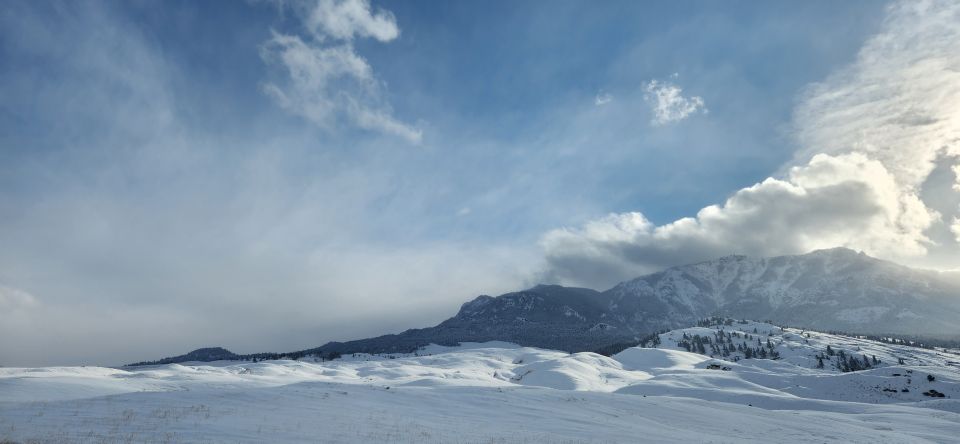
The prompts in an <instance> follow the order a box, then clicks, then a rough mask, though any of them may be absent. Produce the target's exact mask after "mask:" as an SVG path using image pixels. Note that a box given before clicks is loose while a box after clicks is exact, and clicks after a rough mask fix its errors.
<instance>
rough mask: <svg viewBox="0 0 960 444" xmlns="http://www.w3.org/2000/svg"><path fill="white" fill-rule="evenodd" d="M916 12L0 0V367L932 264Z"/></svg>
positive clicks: (941, 256)
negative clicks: (649, 285) (730, 258)
mask: <svg viewBox="0 0 960 444" xmlns="http://www.w3.org/2000/svg"><path fill="white" fill-rule="evenodd" d="M923 5H924V6H923V7H919V6H918V7H917V8H915V9H917V10H916V11H915V10H913V9H911V8H912V7H908V6H904V5H898V4H894V5H892V6H891V5H887V4H884V3H881V2H875V1H851V2H840V3H839V4H838V3H837V2H723V3H720V2H632V1H625V2H601V3H597V2H575V1H557V2H483V3H479V2H466V1H463V2H461V1H447V2H417V1H409V2H408V1H389V2H387V1H384V2H377V1H374V2H373V3H372V4H371V3H367V2H363V1H348V2H340V1H336V2H334V1H326V0H321V1H313V0H310V1H288V2H268V1H263V2H249V3H241V2H191V1H171V2H162V3H161V2H152V1H144V2H80V3H78V2H8V3H5V4H4V5H3V6H2V7H0V60H2V62H0V97H2V98H3V100H2V101H0V245H3V248H2V249H0V250H2V251H0V308H4V309H5V310H0V320H3V321H4V322H2V323H3V324H4V325H5V326H6V327H0V332H4V328H6V332H5V333H6V334H4V335H3V336H4V337H5V338H6V339H0V352H2V353H0V356H7V357H9V358H7V359H9V361H10V362H5V361H3V362H0V364H3V365H14V364H17V365H22V364H50V363H105V364H116V363H120V362H125V361H134V360H140V359H147V358H153V357H158V356H160V355H169V354H174V353H179V352H182V351H187V350H189V349H192V348H196V347H200V346H207V345H223V346H227V347H228V348H230V349H231V350H235V351H238V352H251V351H260V350H267V349H269V350H286V349H296V348H303V347H309V346H315V345H319V344H321V343H323V342H326V341H328V340H342V339H350V338H354V337H359V336H365V335H372V334H379V333H386V332H390V331H393V330H399V329H404V328H410V327H416V326H423V325H425V324H429V323H433V322H437V321H439V320H441V319H443V318H444V317H446V316H448V315H450V314H451V313H452V312H453V311H455V310H456V308H457V306H459V304H460V303H462V302H463V301H465V300H467V299H469V298H471V297H473V296H475V295H477V294H498V293H500V292H505V291H509V290H514V289H517V288H520V287H523V286H528V285H532V284H533V283H536V282H538V281H552V282H560V283H565V284H570V285H587V286H592V287H597V288H603V287H605V286H609V285H610V284H612V283H615V282H617V281H618V280H621V279H625V278H628V277H631V276H635V275H638V274H641V273H644V272H649V271H654V270H657V269H660V268H663V267H666V266H670V265H676V264H680V263H686V262H690V261H695V260H702V259H706V258H710V257H713V256H715V255H722V254H732V253H748V254H761V255H766V254H792V253H802V252H805V251H808V250H809V249H812V248H816V247H823V246H836V245H845V246H850V247H852V248H858V249H863V250H866V251H867V252H868V253H871V254H874V255H877V256H880V257H884V258H888V259H892V260H898V261H901V262H905V263H910V264H913V265H921V266H927V267H933V268H955V267H958V266H960V264H958V263H957V262H956V261H955V260H953V261H951V260H948V259H949V258H951V257H958V256H955V255H954V253H956V252H957V250H956V245H957V241H956V239H955V237H954V236H953V234H952V233H953V232H952V231H951V228H952V226H951V221H952V217H954V215H956V214H957V213H958V211H957V208H958V206H960V198H957V196H956V194H958V193H955V192H952V191H950V190H951V189H952V188H951V187H952V186H953V185H952V184H953V182H954V181H955V175H952V173H951V171H952V169H951V168H952V167H953V165H957V164H958V162H956V159H957V155H958V154H957V151H956V148H950V147H948V146H947V145H949V144H955V142H949V141H950V140H953V139H951V137H952V136H953V135H955V134H956V132H955V127H954V126H952V125H953V122H954V120H953V118H952V117H950V116H952V114H951V113H952V111H951V110H952V108H950V105H949V103H951V102H950V100H949V99H950V98H951V97H952V95H951V94H952V93H953V92H954V91H955V89H956V88H955V85H956V84H957V82H956V79H955V78H953V77H950V75H949V74H946V73H948V72H951V71H950V70H949V69H948V68H949V66H945V65H943V64H937V63H936V62H937V61H943V60H948V59H949V56H950V54H953V53H951V51H953V50H954V49H956V48H957V46H956V42H955V41H954V39H953V37H954V35H955V34H956V32H955V31H956V30H955V29H954V28H953V27H951V23H952V22H953V20H952V18H955V17H956V11H955V10H953V9H951V8H950V7H949V5H943V4H938V3H932V4H929V5H928V4H923ZM914 29H915V30H917V32H916V35H920V36H921V37H924V36H925V34H923V32H927V31H925V30H928V29H929V30H930V31H929V32H931V33H933V32H934V31H939V33H937V34H930V35H933V36H935V37H934V38H932V39H931V38H927V39H926V40H932V41H928V42H923V41H921V40H923V39H919V40H918V39H916V38H912V39H911V37H916V35H914V34H910V33H909V31H911V30H914ZM901 34H906V35H901ZM927 37H929V36H927ZM901 38H902V39H903V42H907V43H904V44H903V45H900V46H895V45H893V46H891V45H887V44H886V43H885V42H889V41H898V39H901ZM918 41H921V42H920V43H918ZM958 41H960V40H958ZM911 45H921V46H922V47H918V48H914V47H911ZM911 54H912V55H914V56H916V55H918V54H919V55H920V56H919V57H920V58H917V57H913V58H911V57H909V56H910V55H911ZM924 57H925V58H924ZM920 59H923V60H930V61H932V62H931V63H930V64H928V65H924V64H922V63H920V62H918V61H917V60H920ZM878 60H886V62H883V63H886V65H884V64H883V63H881V62H878ZM898 63H899V64H898ZM945 63H946V62H945ZM915 66H922V67H924V69H929V70H931V71H930V72H927V73H926V74H924V73H919V74H918V73H914V72H913V71H910V69H909V68H911V67H915ZM898 70H902V73H901V71H898ZM884 73H891V74H890V75H887V74H884ZM900 74H902V77H903V78H898V77H897V75H900ZM921 74H923V75H921ZM909 76H915V77H916V78H923V79H927V80H924V81H925V82H928V83H930V85H932V86H931V88H937V87H940V86H942V85H949V88H946V89H944V88H940V89H939V90H940V91H945V92H944V93H943V94H940V95H939V96H937V98H935V99H934V100H930V99H929V97H925V96H923V94H929V91H930V90H932V89H931V88H921V87H920V86H923V85H920V86H918V87H917V88H915V90H916V91H914V89H909V90H908V89H907V88H900V87H899V86H898V85H901V84H903V83H898V82H909V81H910V80H911V79H912V78H914V77H909ZM938 82H939V83H938ZM895 87H896V88H895ZM883 88H887V89H883ZM861 90H862V91H879V93H877V94H879V95H880V96H881V97H884V98H887V97H893V98H896V99H897V100H896V101H893V99H891V101H890V103H889V104H886V105H885V104H884V103H885V102H883V101H882V100H880V101H878V100H876V99H875V97H874V98H871V97H866V96H864V97H861V96H860V95H858V94H860V93H859V92H858V91H861ZM885 91H889V92H885ZM863 94H866V93H863ZM865 103H866V104H868V105H869V106H870V107H873V108H869V109H866V111H863V106H864V105H863V104H865ZM910 103H913V104H914V105H911V106H904V104H907V105H909V104H910ZM858 107H859V108H858ZM893 108H896V109H897V110H900V111H897V112H901V111H902V112H903V116H901V117H902V118H900V120H898V122H900V123H898V125H900V126H897V128H899V129H896V131H899V132H898V133H896V134H893V135H891V134H892V133H890V132H889V131H894V130H890V129H889V128H888V127H889V125H888V124H887V123H883V122H885V120H883V119H882V118H881V117H883V118H885V117H884V116H888V115H891V111H890V109H893ZM845 110H860V111H858V114H857V115H858V116H859V115H863V116H867V117H864V118H853V117H850V116H851V115H852V114H851V113H848V112H845ZM908 111H909V112H908ZM953 114H955V113H953ZM871 116H874V117H876V118H873V119H872V120H871V119H868V117H871ZM658 119H660V120H658ZM903 122H907V123H903ZM884 125H887V126H884ZM834 130H835V131H836V133H831V132H830V131H834ZM841 133H842V134H858V135H860V136H858V137H860V139H858V140H852V141H850V140H846V139H844V137H846V136H842V135H841V136H837V134H841ZM874 134H876V135H882V136H883V140H898V141H901V142H903V143H904V144H906V145H908V148H909V149H906V148H903V144H901V145H898V146H897V147H887V146H886V145H884V142H883V141H879V142H878V141H876V140H872V139H871V137H873V136H872V135H874ZM877 137H879V136H877ZM834 140H838V141H843V142H844V143H843V144H839V143H838V144H833V143H832V142H831V141H834ZM940 141H946V142H943V143H940ZM938 143H940V145H943V147H940V145H938ZM834 145H836V146H834ZM913 146H917V148H916V153H918V154H916V155H914V156H909V157H911V158H912V159H916V160H915V161H916V164H915V165H913V164H910V165H907V164H905V163H904V162H903V161H902V159H900V158H899V157H897V156H899V155H900V154H897V153H901V154H902V153H903V152H910V153H913V152H914V151H911V150H912V149H913V148H912V147H913ZM950 146H953V145H950ZM930 147H933V148H930ZM818 154H819V155H821V157H820V158H817V157H815V155H818ZM811 158H812V159H813V160H811ZM818 159H819V160H818ZM808 162H809V163H808ZM958 174H960V173H958ZM767 178H771V179H770V180H772V181H773V182H769V181H767V182H765V180H767ZM930 178H935V180H927V179H930ZM761 183H762V184H763V185H762V186H761V185H760V184H761ZM930 184H933V185H930ZM958 189H960V188H958ZM864 190H866V191H864ZM921 191H922V192H921ZM777 192H784V193H787V194H786V195H785V197H784V196H779V197H778V195H777V194H776V193H777ZM856 193H867V194H856ZM818 196H820V197H818ZM836 196H841V197H846V198H847V199H848V200H846V201H844V200H842V199H835V197H836ZM917 196H920V197H917ZM728 199H729V200H728ZM874 199H875V200H876V201H874ZM851 203H852V204H851ZM788 204H789V205H788ZM711 205H716V206H717V207H716V208H717V210H710V208H712V207H711ZM704 211H706V212H704ZM934 212H936V214H934ZM743 215H759V216H757V217H756V218H754V219H750V218H747V216H743ZM806 216H809V217H806ZM933 216H936V217H933ZM750 217H753V216H750ZM684 218H693V219H684ZM691 221H692V222H691ZM758 221H759V222H758ZM793 224H796V225H797V226H796V230H794V231H795V232H796V234H792V235H791V236H784V235H783V230H786V229H790V228H791V226H792V225H793ZM805 224H808V225H805ZM691 227H692V228H691ZM864 232H866V233H869V234H868V235H863V233H864ZM956 233H957V235H956V237H960V222H958V223H956ZM781 239H782V241H781ZM771 240H775V241H771ZM4 312H6V313H7V314H6V315H5V314H3V313H4ZM3 317H6V318H7V319H3ZM241 320H242V322H241ZM51 325H55V327H50V326H51ZM39 330H42V331H43V332H42V333H37V334H29V336H31V337H32V338H33V339H31V340H25V339H24V338H25V337H26V336H28V334H27V332H32V331H39ZM158 330H159V331H164V332H165V333H164V334H163V335H162V337H157V335H156V334H154V333H151V332H153V331H158ZM118 332H124V335H123V340H121V339H120V337H119V336H118V334H117V333H118ZM66 336H69V337H70V338H72V339H71V340H69V341H66V342H64V340H63V338H64V337H66ZM11 338H12V339H11ZM90 344H98V345H97V346H91V345H90ZM51 348H53V349H55V350H56V351H57V353H55V354H54V355H53V356H51V354H50V353H46V352H39V351H38V350H41V349H43V350H49V349H51Z"/></svg>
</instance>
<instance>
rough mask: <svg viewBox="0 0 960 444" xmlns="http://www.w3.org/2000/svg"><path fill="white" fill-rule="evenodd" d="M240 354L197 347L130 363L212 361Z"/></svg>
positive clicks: (219, 348) (155, 363)
mask: <svg viewBox="0 0 960 444" xmlns="http://www.w3.org/2000/svg"><path fill="white" fill-rule="evenodd" d="M238 358H240V355H237V354H235V353H233V352H231V351H230V350H227V349H225V348H222V347H208V348H198V349H196V350H194V351H192V352H190V353H187V354H184V355H180V356H173V357H170V358H163V359H159V360H156V361H150V362H138V363H136V364H130V365H160V364H173V363H177V362H213V361H225V360H232V359H238Z"/></svg>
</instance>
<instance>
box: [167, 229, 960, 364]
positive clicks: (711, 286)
mask: <svg viewBox="0 0 960 444" xmlns="http://www.w3.org/2000/svg"><path fill="white" fill-rule="evenodd" d="M711 316H725V317H732V318H738V319H754V320H768V321H772V322H775V323H778V324H781V325H790V326H794V327H802V328H811V329H819V330H823V331H846V332H850V333H857V334H872V335H900V336H908V337H931V338H960V325H958V323H957V322H956V321H955V320H956V319H960V285H958V284H957V283H955V282H954V281H953V280H951V279H949V277H944V276H943V275H942V274H941V273H939V272H936V271H931V270H920V269H913V268H910V267H907V266H904V265H900V264H896V263H893V262H889V261H885V260H881V259H877V258H873V257H870V256H868V255H866V254H864V253H862V252H856V251H853V250H850V249H847V248H843V247H838V248H831V249H823V250H815V251H812V252H810V253H806V254H800V255H786V256H775V257H750V256H745V255H728V256H723V257H720V258H717V259H713V260H709V261H702V262H698V263H694V264H688V265H680V266H676V267H670V268H667V269H665V270H662V271H659V272H656V273H650V274H647V275H643V276H640V277H637V278H635V279H631V280H628V281H624V282H621V283H619V284H617V285H615V286H614V287H612V288H610V289H608V290H605V291H596V290H592V289H588V288H577V287H564V286H560V285H551V284H540V285H537V286H534V287H532V288H529V289H526V290H521V291H516V292H510V293H505V294H502V295H500V296H496V297H493V296H489V295H480V296H477V297H476V298H474V299H472V300H469V301H467V302H465V303H463V304H462V305H461V306H460V309H459V310H458V312H457V313H456V314H455V315H454V316H453V317H451V318H448V319H447V320H445V321H443V322H441V323H439V324H437V325H435V326H433V327H426V328H414V329H409V330H406V331H403V332H400V333H396V334H388V335H381V336H376V337H372V338H366V339H358V340H352V341H345V342H328V343H326V344H324V345H322V346H320V347H315V348H311V349H306V350H301V351H298V352H292V353H286V354H282V356H290V357H298V356H306V355H317V356H321V357H333V356H339V355H341V354H349V353H371V354H376V353H408V352H412V351H414V350H416V349H418V348H420V347H423V346H426V345H429V344H431V343H432V344H438V345H457V344H459V343H461V342H486V341H506V342H513V343H516V344H519V345H523V346H531V347H540V348H548V349H556V350H565V351H569V352H579V351H597V350H603V349H607V348H610V347H615V346H616V345H617V344H622V343H632V342H636V341H639V340H641V339H642V338H644V337H649V336H650V335H652V334H654V333H656V332H660V331H664V330H671V329H675V328H682V327H688V326H691V325H694V324H695V323H696V322H697V321H698V320H700V319H703V318H708V317H711ZM228 353H229V352H228ZM272 355H276V354H263V353H261V354H256V355H249V356H261V357H263V356H272ZM183 356H188V355H183ZM245 356H247V355H245ZM166 359H175V358H166Z"/></svg>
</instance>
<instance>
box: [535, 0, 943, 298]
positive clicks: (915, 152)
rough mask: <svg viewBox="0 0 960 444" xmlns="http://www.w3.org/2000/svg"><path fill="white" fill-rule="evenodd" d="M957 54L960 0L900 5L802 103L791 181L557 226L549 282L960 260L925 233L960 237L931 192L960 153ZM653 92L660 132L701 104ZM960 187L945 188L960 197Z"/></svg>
mask: <svg viewBox="0 0 960 444" xmlns="http://www.w3.org/2000/svg"><path fill="white" fill-rule="evenodd" d="M958 53H960V4H956V3H952V2H944V3H938V2H907V3H902V4H896V5H894V6H892V7H890V9H889V11H888V17H887V20H886V21H885V24H884V28H883V30H882V32H881V33H879V34H878V35H876V36H874V37H872V38H871V39H869V40H868V41H867V42H866V43H865V45H864V47H863V48H862V49H861V51H860V53H859V55H858V57H857V59H856V61H855V62H854V63H853V64H851V65H850V66H847V67H845V68H843V69H841V70H839V71H837V72H836V73H835V74H833V75H831V76H830V77H828V78H827V79H826V80H825V81H824V82H822V83H818V84H815V85H813V86H811V87H810V88H808V89H807V90H806V91H805V92H804V94H803V95H802V97H801V102H800V104H799V105H798V107H797V109H796V117H795V127H796V136H797V139H798V141H799V142H800V144H801V149H800V150H799V151H798V154H797V157H796V160H795V161H794V162H793V163H792V164H791V165H787V166H785V168H784V172H783V174H782V176H784V177H783V178H774V177H771V178H768V179H766V180H764V181H762V182H761V183H758V184H756V185H753V186H751V187H748V188H744V189H742V190H739V191H737V192H735V193H734V194H733V195H732V196H731V197H730V198H729V199H728V200H727V201H726V202H725V203H724V204H723V205H711V206H708V207H706V208H703V209H702V210H700V211H699V212H698V213H697V215H696V216H695V217H688V218H683V219H679V220H676V221H674V222H670V223H667V224H664V225H659V226H658V225H655V224H653V223H651V222H650V221H649V220H647V219H646V218H645V217H644V216H643V215H642V214H641V213H626V214H613V215H610V216H607V217H605V218H602V219H599V220H595V221H593V222H589V223H587V224H585V225H584V226H583V227H582V228H576V229H560V230H554V231H551V232H549V233H547V234H546V235H545V236H544V237H543V238H542V245H543V247H544V249H545V251H546V255H547V260H548V262H549V264H550V265H549V269H548V278H549V279H552V280H555V281H560V282H564V283H568V284H577V285H591V286H595V287H603V286H606V285H609V284H612V283H614V282H616V281H618V280H622V279H627V278H631V277H635V276H636V275H638V274H641V273H644V272H649V271H653V270H656V269H660V268H663V267H666V266H670V265H676V264H680V263H690V262H695V261H697V260H703V259H708V258H712V257H716V256H720V255H725V254H731V253H747V254H756V255H775V254H793V253H803V252H806V251H809V250H812V249H816V248H826V247H834V246H847V247H851V248H855V249H860V250H864V251H866V252H867V253H869V254H872V255H875V256H879V257H883V258H887V259H892V260H898V261H901V262H906V263H913V262H918V263H925V262H923V259H924V258H925V256H926V255H927V254H928V253H929V251H930V250H931V248H939V249H945V248H946V249H952V250H951V251H955V252H956V254H954V255H952V256H954V257H960V248H958V246H957V245H956V244H950V245H936V244H935V243H934V242H933V241H932V240H931V239H930V238H929V237H928V235H927V233H928V231H929V230H930V229H931V228H932V227H934V226H936V225H937V224H943V223H952V226H951V227H949V228H950V229H951V230H952V231H953V233H954V235H956V236H957V240H958V241H960V218H954V217H945V216H951V215H941V214H939V213H938V212H937V211H935V210H933V209H931V208H928V206H927V205H926V204H925V203H924V202H923V201H922V200H921V198H920V190H921V187H922V185H923V184H924V183H925V182H926V179H927V178H928V177H929V176H930V174H931V173H932V171H933V169H934V167H935V165H936V162H937V160H938V159H942V158H944V156H956V155H958V152H960V151H958V150H960V145H958V141H960V59H957V57H956V54H958ZM647 91H648V101H650V102H651V104H653V105H654V112H655V115H656V117H655V120H654V123H655V124H663V123H666V122H670V121H674V120H677V119H682V118H683V117H685V116H687V115H689V114H690V113H692V112H695V111H696V110H697V109H699V107H700V106H702V101H700V100H696V101H694V100H693V99H697V98H692V99H685V98H683V97H682V95H681V94H680V93H681V91H680V90H679V88H676V87H675V86H673V85H670V84H661V83H659V82H651V83H650V84H649V85H648V86H647ZM954 171H956V168H955V169H954ZM949 188H950V187H949V186H948V187H947V190H946V191H945V192H956V191H960V190H957V187H956V186H955V187H954V189H953V190H952V191H951V190H949ZM947 221H949V222H947ZM925 264H926V263H925ZM944 266H951V265H950V264H944ZM952 266H956V264H952Z"/></svg>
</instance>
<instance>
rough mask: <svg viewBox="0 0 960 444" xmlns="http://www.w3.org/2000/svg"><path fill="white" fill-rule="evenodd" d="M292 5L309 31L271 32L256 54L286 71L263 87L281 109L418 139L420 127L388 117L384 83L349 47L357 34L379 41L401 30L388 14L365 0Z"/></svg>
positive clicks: (323, 123)
mask: <svg viewBox="0 0 960 444" xmlns="http://www.w3.org/2000/svg"><path fill="white" fill-rule="evenodd" d="M291 7H292V9H293V10H294V12H295V13H296V15H297V16H298V17H299V18H300V20H301V21H302V23H303V25H304V27H305V28H306V29H307V30H308V33H309V34H310V36H309V37H308V38H306V39H305V38H303V37H301V36H298V35H288V34H282V33H278V32H276V31H274V32H273V37H272V38H271V39H270V40H268V41H266V42H264V44H263V45H262V46H261V48H260V56H261V58H262V59H263V60H264V62H266V63H268V64H270V65H272V66H278V67H280V68H281V69H282V70H283V71H285V74H286V76H285V78H283V79H277V80H274V81H271V82H267V83H265V84H264V85H263V90H264V92H265V93H266V94H267V95H268V96H270V97H271V98H272V99H273V100H274V101H275V102H276V103H277V104H278V105H279V106H280V107H281V108H283V109H285V110H287V111H289V112H291V113H294V114H297V115H300V116H301V117H303V118H305V119H307V120H309V121H310V122H312V123H314V124H316V125H317V126H319V127H322V128H324V129H327V130H332V129H334V128H335V127H336V126H337V125H338V124H339V123H341V122H343V121H346V122H348V123H350V124H353V125H356V126H358V127H360V128H363V129H367V130H372V131H378V132H383V133H386V134H392V135H395V136H399V137H401V138H403V139H405V140H407V141H409V142H411V143H420V141H421V140H422V138H423V133H422V131H421V130H420V129H418V128H415V127H413V126H411V125H409V124H406V123H404V122H402V121H400V120H398V119H396V118H395V117H394V116H393V111H392V108H391V106H390V104H389V103H387V101H386V99H385V98H384V91H383V90H384V86H383V84H382V83H381V82H380V81H379V80H378V79H377V78H376V76H375V74H374V72H373V68H372V67H371V66H370V64H369V63H368V62H367V60H366V59H364V58H363V57H362V56H360V55H359V54H357V52H356V50H355V48H354V46H353V40H354V39H355V38H358V37H370V38H374V39H376V40H378V41H380V42H384V43H386V42H390V41H392V40H394V39H396V38H397V37H398V36H399V35H400V29H399V28H398V27H397V24H396V19H395V18H394V16H393V14H391V13H390V12H388V11H383V10H380V11H376V12H373V11H371V9H370V3H369V2H368V1H367V0H319V1H314V2H297V3H294V4H292V6H291Z"/></svg>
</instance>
